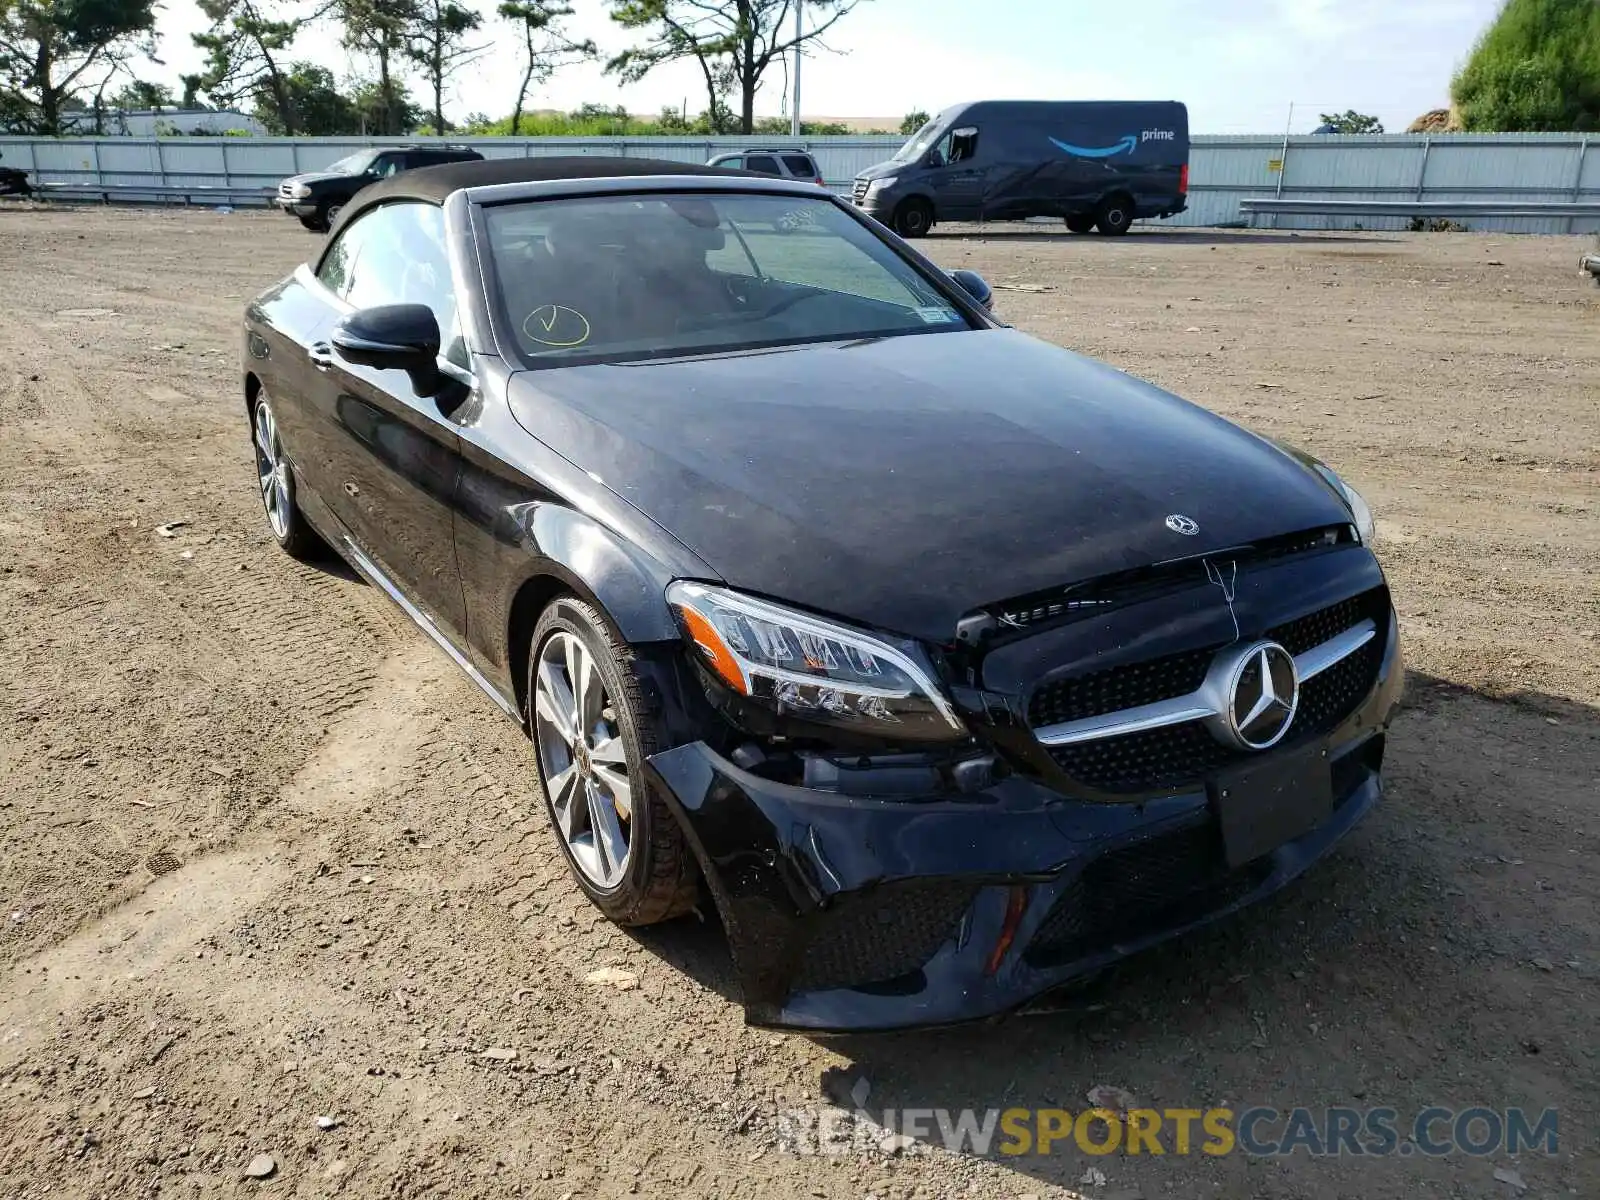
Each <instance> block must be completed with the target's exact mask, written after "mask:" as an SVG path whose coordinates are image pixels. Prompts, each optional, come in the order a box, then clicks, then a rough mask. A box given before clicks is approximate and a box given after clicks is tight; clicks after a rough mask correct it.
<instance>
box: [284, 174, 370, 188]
mask: <svg viewBox="0 0 1600 1200" xmlns="http://www.w3.org/2000/svg"><path fill="white" fill-rule="evenodd" d="M354 178H356V176H354V175H340V174H339V173H338V172H337V171H307V172H306V173H305V174H303V175H291V176H289V178H287V179H285V180H284V181H283V182H284V183H289V184H294V183H304V184H307V185H316V184H319V183H332V182H333V181H334V180H349V179H354Z"/></svg>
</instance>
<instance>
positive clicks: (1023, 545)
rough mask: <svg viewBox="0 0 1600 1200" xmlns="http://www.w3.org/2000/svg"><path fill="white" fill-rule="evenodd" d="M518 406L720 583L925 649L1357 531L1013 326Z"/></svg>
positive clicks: (555, 390)
mask: <svg viewBox="0 0 1600 1200" xmlns="http://www.w3.org/2000/svg"><path fill="white" fill-rule="evenodd" d="M511 406H512V410H513V412H514V413H515V415H516V417H517V420H518V422H519V423H520V424H521V425H522V426H523V427H524V428H525V429H527V430H528V431H529V432H530V433H532V434H533V435H535V436H536V437H538V438H539V439H541V440H542V441H544V442H545V443H546V444H548V445H549V446H550V447H551V448H552V449H554V450H556V451H557V452H559V453H560V454H562V455H563V456H565V457H566V458H567V459H569V460H571V461H572V462H573V463H574V464H576V465H577V466H578V467H580V468H582V469H583V470H585V471H588V472H589V473H590V474H591V476H592V477H595V478H598V479H599V480H601V481H602V482H603V484H604V486H606V487H607V488H609V489H611V491H613V492H615V493H616V494H617V495H618V496H621V497H622V498H624V499H626V500H627V501H629V502H630V503H631V504H633V505H634V506H635V507H637V508H638V509H640V510H641V511H642V512H644V513H645V514H646V515H648V516H649V517H650V518H652V519H653V520H654V521H656V522H657V523H658V524H659V525H661V526H662V527H663V528H664V529H666V530H667V531H668V532H670V533H671V534H672V535H674V536H675V537H676V538H677V539H678V540H680V541H681V542H683V543H684V544H685V545H686V546H687V547H688V548H689V549H691V550H692V551H694V553H695V554H696V555H698V556H699V557H700V558H701V559H702V560H703V561H705V562H706V563H708V564H710V565H711V566H712V567H714V568H715V569H716V570H717V571H718V572H720V573H721V575H722V576H723V578H724V579H725V580H726V582H727V583H728V584H730V585H731V586H734V587H737V588H741V589H745V590H748V591H751V592H757V593H761V594H764V595H767V596H770V597H773V598H776V599H779V600H786V601H789V602H791V603H795V604H800V605H803V606H805V607H807V608H811V609H815V610H818V611H821V612H828V613H834V614H837V615H840V616H843V617H847V618H849V619H852V620H855V621H858V622H861V623H864V624H868V625H872V626H876V627H878V628H881V629H886V630H893V631H897V632H900V633H904V634H908V635H911V636H914V637H920V638H924V639H928V640H932V641H940V642H946V641H949V640H950V639H951V638H952V636H953V633H954V630H955V625H956V622H957V620H958V619H959V618H960V617H961V616H962V615H964V614H965V613H968V612H970V611H971V610H972V609H974V608H976V607H978V606H980V605H983V604H988V603H991V602H994V601H997V600H1002V599H1009V598H1011V597H1015V596H1020V595H1023V594H1026V593H1029V592H1032V591H1036V590H1041V589H1044V588H1047V587H1052V586H1055V585H1059V584H1067V583H1073V582H1077V581H1081V580H1084V579H1088V578H1092V577H1095V576H1100V575H1105V574H1109V573H1112V572H1116V571H1121V570H1124V569H1128V568H1132V567H1139V566H1146V565H1149V564H1151V563H1155V562H1162V561H1165V560H1169V559H1173V558H1179V557H1184V556H1189V555H1194V554H1199V553H1203V552H1205V551H1207V550H1213V549H1218V550H1220V549H1224V548H1227V547H1230V546H1237V545H1239V544H1241V543H1245V542H1251V541H1256V540H1259V539H1261V538H1265V537H1270V536H1273V535H1276V534H1282V533H1289V532H1295V531H1298V530H1303V529H1312V528H1317V527H1320V526H1325V525H1331V524H1337V523H1341V522H1348V521H1349V519H1350V514H1349V512H1348V511H1347V510H1346V509H1345V508H1344V506H1343V504H1342V503H1341V502H1340V501H1339V500H1338V499H1337V498H1336V496H1335V495H1334V493H1333V492H1332V490H1331V489H1330V488H1329V487H1328V486H1327V485H1326V484H1325V483H1323V482H1322V481H1321V480H1320V479H1318V478H1317V477H1316V476H1315V475H1314V474H1312V472H1310V471H1309V470H1307V469H1306V468H1305V467H1304V466H1302V465H1301V464H1300V463H1298V462H1296V461H1295V460H1293V459H1292V458H1290V457H1289V456H1288V455H1286V454H1285V453H1283V452H1282V451H1280V450H1278V449H1277V448H1275V447H1274V446H1272V445H1269V444H1268V443H1266V442H1265V441H1263V440H1262V439H1261V438H1258V437H1257V436H1255V435H1254V434H1251V433H1248V432H1246V431H1244V430H1242V429H1240V428H1238V427H1237V426H1234V425H1231V424H1229V423H1228V422H1226V421H1224V420H1222V419H1221V418H1220V417H1217V416H1215V415H1213V414H1211V413H1208V412H1206V411H1205V410H1204V409H1201V408H1198V407H1196V406H1194V405H1192V404H1189V403H1187V402H1185V401H1183V400H1180V399H1178V398H1177V397H1175V396H1172V395H1170V394H1168V393H1166V392H1163V391H1161V390H1160V389H1159V388H1156V387H1153V386H1151V385H1150V384H1147V383H1143V382H1140V381H1139V380H1136V379H1133V378H1132V377H1130V376H1127V375H1124V374H1122V373H1121V372H1119V371H1116V370H1114V369H1112V368H1110V367H1108V366H1105V365H1104V364H1101V363H1097V362H1094V361H1093V360H1090V359H1087V358H1083V357H1081V356H1079V355H1076V354H1073V353H1071V352H1069V351H1066V350H1062V349H1059V348H1057V347H1054V346H1051V345H1047V344H1045V343H1043V342H1039V341H1036V340H1034V339H1033V338H1030V337H1027V336H1026V335H1024V334H1021V333H1017V332H1015V331H1013V330H974V331H967V332H952V333H939V334H927V335H919V336H906V337H897V338H887V339H882V340H878V341H871V342H858V343H832V344H824V345H811V346H806V347H803V348H799V349H785V350H781V351H765V352H750V353H741V354H735V355H723V356H716V357H707V358H699V359H692V360H675V361H671V362H653V363H638V364H628V365H607V366H575V367H564V368H554V369H546V370H537V371H524V372H521V373H519V374H518V375H516V376H515V377H514V378H513V380H512V382H511ZM1172 514H1182V515H1184V516H1187V517H1189V518H1191V519H1192V520H1193V521H1194V522H1195V523H1197V524H1198V526H1199V532H1198V533H1196V534H1194V535H1192V536H1184V535H1182V534H1179V533H1175V532H1173V531H1172V530H1171V529H1169V528H1168V526H1167V523H1166V522H1167V517H1168V516H1169V515H1172Z"/></svg>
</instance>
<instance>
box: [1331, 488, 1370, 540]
mask: <svg viewBox="0 0 1600 1200" xmlns="http://www.w3.org/2000/svg"><path fill="white" fill-rule="evenodd" d="M1339 487H1340V489H1341V490H1342V491H1343V492H1344V498H1345V501H1346V503H1348V504H1349V505H1350V515H1351V516H1353V517H1354V518H1355V519H1356V532H1358V533H1359V534H1360V535H1361V540H1362V541H1363V542H1365V543H1366V544H1367V545H1369V546H1370V545H1371V544H1372V539H1373V538H1374V537H1376V536H1377V532H1378V530H1377V526H1375V525H1374V524H1373V523H1372V510H1371V509H1370V508H1368V507H1367V502H1366V501H1365V500H1363V499H1362V498H1361V493H1360V492H1358V491H1356V490H1355V488H1353V487H1351V486H1350V485H1349V484H1348V483H1345V482H1344V481H1343V480H1342V479H1341V480H1340V481H1339Z"/></svg>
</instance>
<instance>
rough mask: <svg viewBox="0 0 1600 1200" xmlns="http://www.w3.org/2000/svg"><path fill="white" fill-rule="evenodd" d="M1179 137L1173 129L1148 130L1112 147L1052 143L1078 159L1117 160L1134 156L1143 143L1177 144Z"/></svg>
mask: <svg viewBox="0 0 1600 1200" xmlns="http://www.w3.org/2000/svg"><path fill="white" fill-rule="evenodd" d="M1177 140H1178V135H1177V133H1175V132H1174V131H1173V130H1171V129H1146V130H1145V131H1144V132H1142V133H1137V134H1135V133H1130V134H1128V135H1126V136H1125V137H1122V138H1119V139H1118V140H1117V141H1116V143H1114V144H1113V145H1110V146H1074V145H1073V144H1072V143H1070V142H1063V141H1062V140H1061V139H1060V138H1051V139H1050V141H1051V143H1052V144H1053V145H1054V146H1055V147H1056V149H1058V150H1065V151H1066V152H1067V153H1068V154H1072V155H1076V156H1077V157H1078V158H1115V157H1116V156H1117V155H1119V154H1132V153H1133V152H1134V151H1135V150H1137V149H1138V148H1139V146H1140V144H1141V143H1143V142H1175V141H1177Z"/></svg>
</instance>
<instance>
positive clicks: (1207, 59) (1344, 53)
mask: <svg viewBox="0 0 1600 1200" xmlns="http://www.w3.org/2000/svg"><path fill="white" fill-rule="evenodd" d="M571 3H572V5H573V7H574V8H576V9H577V10H578V15H577V16H576V17H575V18H574V30H575V32H577V33H578V34H579V35H580V36H589V37H593V38H594V39H595V41H596V42H598V43H599V44H600V46H601V49H602V50H608V51H615V50H617V49H620V48H621V47H622V46H624V45H625V44H626V34H625V31H622V30H619V29H618V28H617V27H615V26H614V25H612V24H611V22H609V21H608V20H607V19H606V17H605V15H604V13H605V5H604V4H603V3H602V0H571ZM1499 4H1500V0H1215V2H1212V3H1202V2H1197V0H1126V2H1124V3H1119V4H1107V3H1105V2H1104V0H863V2H862V3H861V5H860V7H859V8H857V10H856V11H855V12H854V13H852V14H851V15H849V16H848V17H846V18H845V19H844V20H843V21H842V22H841V23H840V24H839V25H838V26H836V27H835V29H834V30H833V31H832V32H831V33H830V34H829V36H828V39H827V41H828V45H829V46H830V47H831V49H832V50H833V51H835V52H834V53H826V52H819V53H816V54H815V55H813V56H808V58H807V60H806V63H805V67H804V72H803V78H802V83H803V88H802V101H803V102H802V108H803V109H804V111H805V113H806V114H807V115H808V116H810V115H828V116H845V115H849V116H886V115H891V114H901V113H904V112H907V111H909V110H911V109H917V108H921V109H927V110H930V111H937V110H938V109H939V108H941V107H943V106H945V105H947V104H951V103H955V102H956V101H960V100H973V99H980V98H993V99H998V98H1010V99H1095V98H1104V99H1176V100H1183V101H1185V102H1186V103H1187V104H1188V106H1189V112H1190V122H1191V127H1192V128H1193V130H1194V131H1195V132H1197V133H1260V132H1278V131H1280V130H1282V129H1283V128H1284V125H1285V121H1286V120H1287V118H1288V115H1289V105H1290V103H1291V102H1293V103H1294V105H1295V116H1294V129H1295V130H1296V131H1297V132H1305V131H1309V130H1310V129H1311V128H1312V127H1313V126H1314V125H1315V124H1316V120H1317V113H1318V112H1322V111H1329V110H1335V109H1337V110H1340V111H1342V110H1344V109H1346V108H1355V109H1358V110H1360V111H1362V112H1368V113H1373V114H1376V115H1377V116H1378V117H1379V118H1380V119H1382V121H1383V122H1384V124H1385V125H1386V126H1388V128H1389V129H1390V130H1391V131H1398V130H1403V129H1404V128H1405V126H1406V125H1407V124H1409V123H1410V122H1411V120H1412V119H1413V118H1415V117H1416V116H1418V115H1419V114H1421V113H1422V112H1425V111H1426V110H1428V109H1430V108H1437V107H1440V106H1442V105H1444V104H1445V103H1447V99H1448V91H1449V83H1450V76H1451V75H1452V73H1453V72H1454V71H1455V69H1456V68H1457V67H1458V66H1459V65H1460V64H1461V62H1462V60H1463V59H1464V58H1465V57H1466V55H1467V53H1468V51H1469V50H1470V49H1471V47H1472V44H1473V42H1474V41H1475V40H1476V39H1477V37H1478V35H1479V34H1480V33H1481V32H1482V30H1483V29H1484V27H1485V26H1486V25H1487V24H1488V23H1489V21H1490V19H1491V18H1492V17H1493V16H1494V13H1495V11H1496V10H1497V9H1498V8H1499ZM485 7H488V8H491V9H492V4H489V3H487V2H486V3H485ZM202 25H203V19H202V18H201V17H200V14H199V12H198V10H197V9H196V8H195V6H194V5H193V3H192V0H166V8H165V10H164V13H163V18H162V21H161V23H160V30H161V33H162V42H161V55H162V58H163V59H164V61H165V63H166V65H165V66H164V67H161V68H151V69H150V70H149V71H148V72H147V75H148V76H149V77H153V78H154V77H164V78H169V79H170V78H174V77H175V76H176V75H177V74H178V73H179V71H183V70H194V69H197V68H198V64H199V55H198V54H197V53H196V52H195V51H194V50H193V48H192V46H191V45H190V43H189V34H190V33H192V32H194V31H195V30H196V29H199V28H201V27H202ZM508 33H509V30H507V29H506V27H505V26H504V25H503V24H501V23H500V22H499V21H497V20H491V21H490V22H489V23H488V26H487V27H486V29H485V34H484V40H485V41H496V42H497V43H498V44H497V46H496V48H495V50H494V51H493V52H492V53H491V54H490V55H489V57H487V58H486V59H485V60H483V61H481V62H479V63H476V64H473V65H472V66H470V67H469V68H467V69H466V71H464V72H463V73H462V76H461V78H459V79H458V80H456V81H455V83H454V84H453V86H452V88H451V93H452V94H451V96H450V99H449V100H448V101H447V108H448V111H449V113H450V114H451V115H453V116H456V117H461V116H463V115H465V114H466V113H468V112H471V111H483V112H488V113H491V114H494V115H502V114H504V113H507V112H509V111H510V108H511V102H512V99H513V96H512V92H513V90H514V89H515V86H516V81H517V70H516V59H515V49H514V42H513V41H512V39H511V38H510V37H509V36H507V35H508ZM295 56H296V57H303V58H307V59H311V60H313V61H318V62H321V63H323V64H324V65H326V66H329V67H332V68H333V69H334V70H335V71H336V72H338V73H341V74H343V73H345V72H346V71H350V70H357V71H359V70H361V69H362V67H363V64H361V63H360V62H359V61H354V60H351V59H350V58H348V56H346V55H345V53H344V52H343V51H341V50H339V49H338V47H337V37H336V36H335V35H334V34H333V33H332V31H331V30H322V31H313V32H310V33H308V34H306V35H303V37H302V40H301V42H300V43H299V44H298V45H297V47H296V51H295ZM783 89H784V74H783V72H782V71H781V70H778V69H776V68H774V71H773V73H772V74H771V75H770V76H769V78H768V80H767V81H766V83H765V85H764V86H763V88H762V91H761V92H760V94H759V95H758V97H757V111H758V113H760V114H763V115H772V114H777V113H779V112H780V111H787V110H786V109H785V108H784V107H783ZM419 91H420V89H419ZM530 99H531V103H530V107H535V108H563V109H566V108H574V107H576V106H577V105H578V104H580V103H582V102H584V101H587V100H593V101H599V102H605V103H608V104H616V103H620V104H623V105H624V106H626V107H627V108H628V109H629V110H630V111H632V112H639V113H651V112H655V111H657V110H659V109H660V108H661V107H662V106H663V105H666V104H672V105H679V104H681V103H682V102H683V101H684V100H685V99H687V100H688V104H689V108H690V111H691V112H694V111H698V110H699V109H702V108H704V107H705V104H704V96H703V91H702V90H701V85H700V84H699V81H698V73H697V71H696V70H695V68H693V67H692V66H675V67H672V68H663V69H662V70H661V71H660V72H659V74H655V75H652V76H651V77H649V78H648V79H646V80H645V81H644V82H643V83H640V84H636V85H634V86H631V87H628V88H619V87H618V86H617V84H616V81H615V80H613V79H610V78H608V77H605V76H603V75H602V74H601V73H600V71H599V70H598V68H574V69H571V70H568V71H564V72H562V73H560V74H558V75H557V76H556V77H555V78H554V79H552V80H551V81H550V82H549V83H548V84H546V85H544V86H543V87H542V88H541V89H540V90H539V91H538V93H537V94H536V95H534V96H532V97H531V98H530Z"/></svg>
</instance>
